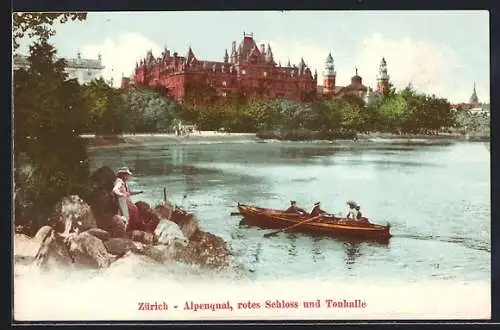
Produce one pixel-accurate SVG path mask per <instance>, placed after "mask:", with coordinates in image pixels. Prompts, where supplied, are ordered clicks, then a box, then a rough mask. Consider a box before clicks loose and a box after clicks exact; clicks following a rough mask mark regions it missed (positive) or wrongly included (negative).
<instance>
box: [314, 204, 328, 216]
mask: <svg viewBox="0 0 500 330" xmlns="http://www.w3.org/2000/svg"><path fill="white" fill-rule="evenodd" d="M321 214H326V211H323V210H322V209H321V203H320V202H316V203H314V207H313V209H312V210H311V217H315V216H318V215H321Z"/></svg>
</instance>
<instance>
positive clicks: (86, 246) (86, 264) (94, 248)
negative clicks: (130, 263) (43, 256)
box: [66, 232, 116, 268]
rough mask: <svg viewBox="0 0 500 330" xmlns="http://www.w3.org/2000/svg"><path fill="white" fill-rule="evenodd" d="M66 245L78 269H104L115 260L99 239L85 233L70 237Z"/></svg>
mask: <svg viewBox="0 0 500 330" xmlns="http://www.w3.org/2000/svg"><path fill="white" fill-rule="evenodd" d="M66 244H67V246H68V250H69V254H70V255H71V257H72V259H73V263H74V264H75V266H77V267H78V268H106V267H108V266H109V265H110V264H111V263H112V262H113V261H115V260H116V256H114V255H111V254H110V253H109V252H108V251H107V249H106V247H105V246H104V244H103V242H102V241H101V240H100V239H99V238H97V237H95V236H94V235H91V234H89V233H87V232H83V233H81V234H79V235H72V236H70V237H69V239H68V240H67V242H66Z"/></svg>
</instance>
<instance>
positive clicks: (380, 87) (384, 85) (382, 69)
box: [377, 57, 389, 95]
mask: <svg viewBox="0 0 500 330" xmlns="http://www.w3.org/2000/svg"><path fill="white" fill-rule="evenodd" d="M377 92H378V93H379V94H382V95H387V94H388V93H389V75H388V74H387V62H386V61H385V58H383V57H382V61H381V62H380V66H379V68H378V75H377Z"/></svg>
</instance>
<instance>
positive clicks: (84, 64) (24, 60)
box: [13, 54, 104, 69]
mask: <svg viewBox="0 0 500 330" xmlns="http://www.w3.org/2000/svg"><path fill="white" fill-rule="evenodd" d="M56 58H57V57H56ZM63 59H65V60H66V62H67V66H68V68H72V69H104V65H102V63H101V60H100V59H86V58H64V57H63ZM13 64H15V65H19V66H26V65H28V56H26V55H19V54H14V56H13Z"/></svg>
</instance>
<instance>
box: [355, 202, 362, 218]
mask: <svg viewBox="0 0 500 330" xmlns="http://www.w3.org/2000/svg"><path fill="white" fill-rule="evenodd" d="M360 210H361V207H360V206H359V205H356V220H361V218H363V215H362V214H361V211H360Z"/></svg>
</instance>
